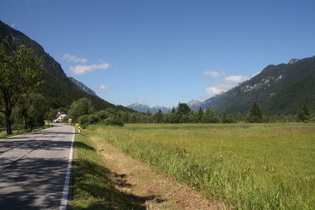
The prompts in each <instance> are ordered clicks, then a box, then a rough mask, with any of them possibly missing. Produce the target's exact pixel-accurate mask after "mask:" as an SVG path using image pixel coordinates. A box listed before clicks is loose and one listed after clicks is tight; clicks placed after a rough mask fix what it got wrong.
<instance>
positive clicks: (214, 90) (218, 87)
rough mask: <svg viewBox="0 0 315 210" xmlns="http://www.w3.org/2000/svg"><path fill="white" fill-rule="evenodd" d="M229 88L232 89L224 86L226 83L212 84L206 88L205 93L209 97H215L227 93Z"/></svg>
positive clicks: (227, 85) (226, 85) (229, 86)
mask: <svg viewBox="0 0 315 210" xmlns="http://www.w3.org/2000/svg"><path fill="white" fill-rule="evenodd" d="M231 87H232V86H231V85H229V84H226V83H219V84H212V85H211V86H210V87H208V88H206V92H207V93H208V94H209V95H217V94H220V93H222V92H225V91H227V90H228V89H230V88H231Z"/></svg>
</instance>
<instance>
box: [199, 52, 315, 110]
mask: <svg viewBox="0 0 315 210" xmlns="http://www.w3.org/2000/svg"><path fill="white" fill-rule="evenodd" d="M314 74H315V56H313V57H310V58H304V59H296V58H295V59H291V60H290V61H289V63H288V64H278V65H268V66H267V67H266V68H264V69H263V70H262V71H261V72H260V73H259V74H257V75H255V76H254V77H253V78H251V79H249V80H247V81H244V82H242V83H240V84H238V85H237V86H236V87H234V88H232V89H230V90H228V91H226V92H224V93H221V94H219V95H216V96H213V97H211V98H209V99H207V100H205V101H204V102H203V103H202V108H203V109H206V108H211V109H213V110H214V111H215V113H217V114H220V113H222V112H227V113H230V114H236V113H237V112H240V113H242V114H247V112H248V110H249V109H250V107H251V105H252V104H253V103H254V102H257V104H259V105H260V106H261V109H262V111H263V112H264V113H268V114H293V113H296V112H297V110H298V109H300V107H301V106H302V105H303V103H308V104H309V105H311V106H314V105H315V83H314V82H312V81H311V78H314Z"/></svg>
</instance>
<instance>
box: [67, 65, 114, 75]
mask: <svg viewBox="0 0 315 210" xmlns="http://www.w3.org/2000/svg"><path fill="white" fill-rule="evenodd" d="M108 67H109V64H108V63H103V64H99V65H97V64H92V65H85V66H84V65H76V66H71V67H70V68H69V69H70V71H71V72H72V73H73V74H75V75H80V74H86V73H88V72H91V71H94V70H96V69H107V68H108Z"/></svg>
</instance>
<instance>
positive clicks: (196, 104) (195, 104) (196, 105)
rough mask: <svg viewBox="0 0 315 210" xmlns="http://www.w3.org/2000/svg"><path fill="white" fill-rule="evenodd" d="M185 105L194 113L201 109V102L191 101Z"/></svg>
mask: <svg viewBox="0 0 315 210" xmlns="http://www.w3.org/2000/svg"><path fill="white" fill-rule="evenodd" d="M186 104H187V105H188V106H189V108H190V109H191V110H194V111H195V112H196V111H198V110H199V108H200V107H201V104H202V102H201V101H198V100H191V101H188V102H187V103H186Z"/></svg>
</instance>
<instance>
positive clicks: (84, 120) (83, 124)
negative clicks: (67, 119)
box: [78, 115, 89, 129]
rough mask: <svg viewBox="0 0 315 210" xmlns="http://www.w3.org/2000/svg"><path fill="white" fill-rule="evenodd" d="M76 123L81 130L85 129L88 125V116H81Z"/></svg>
mask: <svg viewBox="0 0 315 210" xmlns="http://www.w3.org/2000/svg"><path fill="white" fill-rule="evenodd" d="M78 122H79V123H80V125H81V127H82V128H83V129H85V128H86V126H88V125H89V116H88V115H82V116H81V117H79V119H78Z"/></svg>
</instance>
